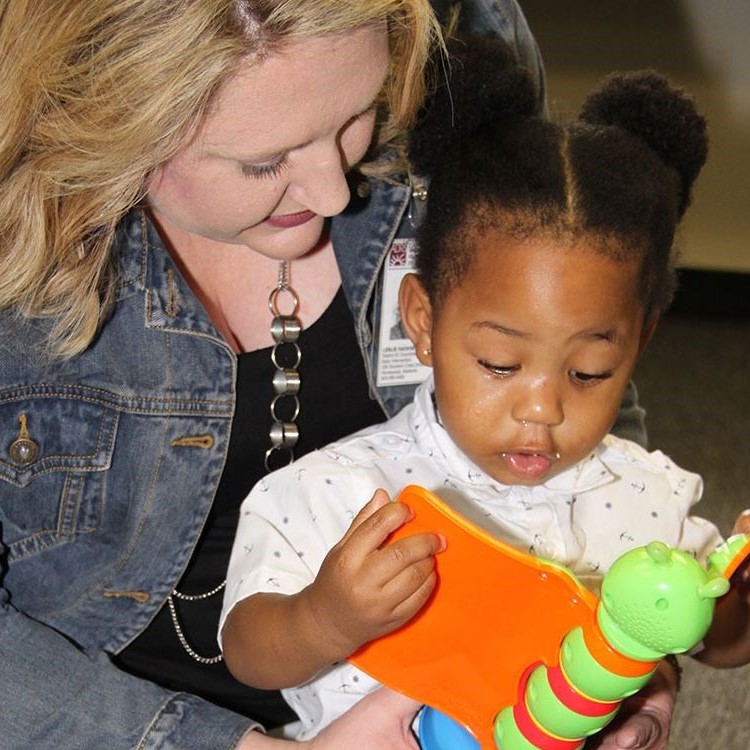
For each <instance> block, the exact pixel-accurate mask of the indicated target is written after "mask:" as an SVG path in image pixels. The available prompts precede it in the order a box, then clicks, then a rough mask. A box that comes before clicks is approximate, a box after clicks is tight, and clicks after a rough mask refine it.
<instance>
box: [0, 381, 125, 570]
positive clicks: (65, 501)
mask: <svg viewBox="0 0 750 750" xmlns="http://www.w3.org/2000/svg"><path fill="white" fill-rule="evenodd" d="M23 390H24V389H18V391H17V393H16V398H14V399H6V400H3V401H2V402H0V525H1V528H2V541H3V543H4V544H5V545H6V547H7V549H8V556H9V559H10V560H13V559H17V558H20V557H26V556H28V555H31V554H34V553H37V552H40V551H42V550H44V549H46V548H48V547H50V546H53V545H56V544H60V543H63V542H66V541H70V540H72V539H74V538H75V537H76V536H77V535H80V534H85V533H90V532H92V531H95V530H96V528H97V527H98V524H99V518H100V513H101V506H102V495H103V492H104V483H105V476H106V469H108V468H109V467H110V465H111V462H112V453H113V451H114V445H115V435H116V432H117V423H118V418H119V412H118V411H117V410H115V409H113V408H111V407H110V406H107V405H106V404H103V403H100V402H97V401H95V400H92V399H90V398H87V397H86V396H85V394H82V393H75V394H73V393H70V394H67V393H54V392H45V393H44V395H43V396H40V395H38V394H37V395H34V394H32V393H29V394H28V395H24V394H23ZM30 390H31V389H30Z"/></svg>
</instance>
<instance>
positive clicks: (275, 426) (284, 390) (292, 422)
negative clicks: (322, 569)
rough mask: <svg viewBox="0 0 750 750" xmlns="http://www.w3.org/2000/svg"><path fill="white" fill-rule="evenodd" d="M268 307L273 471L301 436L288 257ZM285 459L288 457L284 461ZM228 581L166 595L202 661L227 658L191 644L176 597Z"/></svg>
mask: <svg viewBox="0 0 750 750" xmlns="http://www.w3.org/2000/svg"><path fill="white" fill-rule="evenodd" d="M284 296H287V297H288V301H289V302H291V307H292V309H291V312H289V313H288V314H284V313H282V312H281V309H280V306H279V305H280V303H281V302H282V299H283V297H284ZM268 308H269V309H270V311H271V314H272V315H273V320H272V321H271V336H272V337H273V342H274V343H273V348H272V349H271V362H273V366H274V367H275V368H276V371H275V372H274V374H273V390H274V397H273V399H272V401H271V429H270V430H269V433H268V437H269V440H270V441H271V447H270V448H269V449H268V450H267V451H266V454H265V457H264V459H263V465H264V466H265V468H266V471H272V470H273V469H275V468H281V466H284V465H286V464H290V463H292V461H294V446H295V445H296V444H297V440H298V439H299V428H298V427H297V417H298V416H299V408H300V406H299V387H300V377H299V370H298V368H299V363H300V361H301V360H302V351H301V350H300V348H299V343H298V342H299V337H300V333H301V332H302V323H301V322H300V319H299V318H298V317H297V311H298V310H299V297H298V296H297V292H295V291H294V289H293V288H292V287H291V286H290V284H289V261H286V260H282V261H279V276H278V280H277V282H276V287H275V288H274V289H273V290H272V291H271V294H270V295H269V297H268ZM284 348H286V349H290V351H291V355H292V356H291V360H292V362H291V364H287V365H284V364H283V363H281V361H280V360H281V359H282V357H283V350H284ZM285 399H286V400H287V401H289V400H291V416H290V417H287V418H286V419H284V418H283V417H282V416H279V410H280V409H281V408H282V404H283V403H284V400H285ZM275 454H280V455H281V457H282V463H281V464H280V466H274V467H272V466H271V462H272V459H273V458H274V456H275ZM284 459H286V461H285V462H284ZM226 585H227V582H226V579H224V580H223V581H222V582H221V583H220V584H219V585H218V586H215V587H214V588H212V589H211V590H210V591H204V592H203V593H202V594H183V593H182V592H180V591H178V590H177V589H173V591H172V593H171V594H170V595H169V596H168V597H167V604H168V605H169V614H170V616H171V618H172V625H173V627H174V632H175V633H176V635H177V638H178V640H179V641H180V643H181V644H182V648H184V649H185V652H186V653H187V654H188V655H189V656H190V657H192V658H193V659H195V661H197V662H199V663H200V664H218V663H219V662H220V661H222V660H223V659H224V655H223V654H222V653H221V652H219V653H218V654H216V656H202V655H201V654H199V653H198V652H197V651H196V650H195V649H194V648H193V647H192V646H191V645H190V642H189V641H188V639H187V637H186V636H185V632H184V631H183V629H182V625H181V624H180V620H179V618H178V616H177V607H176V605H175V603H174V600H175V599H179V600H180V601H185V602H198V601H201V600H203V599H208V598H209V597H211V596H215V595H216V594H218V593H219V592H220V591H223V590H224V587H225V586H226Z"/></svg>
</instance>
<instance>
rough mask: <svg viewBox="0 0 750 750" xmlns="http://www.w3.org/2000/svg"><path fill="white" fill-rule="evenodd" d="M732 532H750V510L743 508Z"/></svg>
mask: <svg viewBox="0 0 750 750" xmlns="http://www.w3.org/2000/svg"><path fill="white" fill-rule="evenodd" d="M732 534H750V510H743V511H742V513H740V515H739V516H738V517H737V520H736V521H735V522H734V527H733V528H732Z"/></svg>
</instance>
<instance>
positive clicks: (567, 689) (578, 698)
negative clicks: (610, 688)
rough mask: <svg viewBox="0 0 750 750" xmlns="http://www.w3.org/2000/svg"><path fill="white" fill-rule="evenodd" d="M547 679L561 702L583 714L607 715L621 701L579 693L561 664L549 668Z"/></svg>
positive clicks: (592, 715)
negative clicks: (601, 699)
mask: <svg viewBox="0 0 750 750" xmlns="http://www.w3.org/2000/svg"><path fill="white" fill-rule="evenodd" d="M547 679H548V680H549V686H550V688H551V690H552V693H553V694H554V696H555V698H557V699H558V700H559V701H560V703H562V704H563V706H565V708H568V709H570V710H571V711H573V712H574V713H576V714H580V715H581V716H591V717H596V716H606V715H607V714H609V713H612V711H614V710H615V709H616V708H617V707H618V706H619V705H620V703H621V701H598V700H595V699H594V698H589V697H588V696H587V695H584V694H583V693H579V692H578V690H576V689H575V688H574V687H573V686H572V685H571V684H570V682H568V678H567V677H566V675H565V673H564V672H563V670H562V669H560V667H559V666H556V667H548V668H547Z"/></svg>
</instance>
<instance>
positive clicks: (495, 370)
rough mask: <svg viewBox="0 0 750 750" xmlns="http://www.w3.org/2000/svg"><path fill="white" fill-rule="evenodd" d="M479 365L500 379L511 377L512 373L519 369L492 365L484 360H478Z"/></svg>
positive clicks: (517, 366) (513, 366)
mask: <svg viewBox="0 0 750 750" xmlns="http://www.w3.org/2000/svg"><path fill="white" fill-rule="evenodd" d="M479 364H480V365H481V366H482V367H484V369H485V370H487V371H488V372H491V373H492V374H493V375H497V376H499V377H501V378H507V377H508V376H509V375H512V374H513V373H514V372H517V371H518V370H520V369H521V365H493V364H492V363H491V362H488V361H487V360H485V359H480V360H479Z"/></svg>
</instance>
